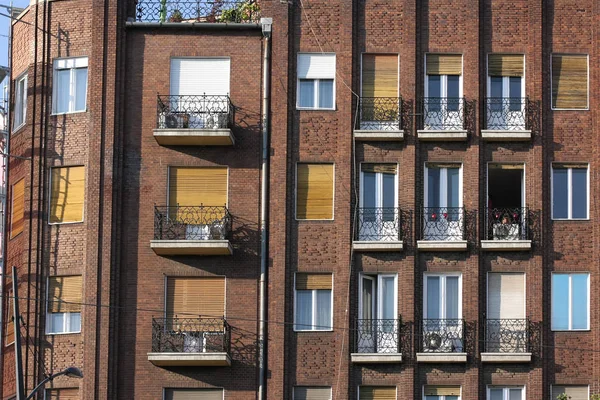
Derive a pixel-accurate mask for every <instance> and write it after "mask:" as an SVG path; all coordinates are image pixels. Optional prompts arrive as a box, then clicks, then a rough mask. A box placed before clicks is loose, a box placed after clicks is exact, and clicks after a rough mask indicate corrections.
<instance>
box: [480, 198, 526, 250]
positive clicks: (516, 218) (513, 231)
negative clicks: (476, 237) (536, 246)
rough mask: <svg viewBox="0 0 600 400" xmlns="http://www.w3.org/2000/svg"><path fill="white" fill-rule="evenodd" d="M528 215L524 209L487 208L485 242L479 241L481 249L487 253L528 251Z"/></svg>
mask: <svg viewBox="0 0 600 400" xmlns="http://www.w3.org/2000/svg"><path fill="white" fill-rule="evenodd" d="M528 215H529V212H528V210H527V208H526V207H523V208H488V209H487V212H486V214H485V240H482V241H481V249H482V250H487V251H527V250H530V249H531V237H530V234H529V224H528V222H529V221H528Z"/></svg>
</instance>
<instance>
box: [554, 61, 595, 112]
mask: <svg viewBox="0 0 600 400" xmlns="http://www.w3.org/2000/svg"><path fill="white" fill-rule="evenodd" d="M583 55H585V56H586V59H587V107H585V108H554V107H553V106H552V99H553V97H552V96H553V95H552V84H553V82H552V76H553V74H552V57H554V56H583ZM549 92H550V109H551V110H552V111H589V109H590V55H589V54H583V53H550V90H549Z"/></svg>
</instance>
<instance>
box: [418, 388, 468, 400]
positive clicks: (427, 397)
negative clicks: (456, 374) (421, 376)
mask: <svg viewBox="0 0 600 400" xmlns="http://www.w3.org/2000/svg"><path fill="white" fill-rule="evenodd" d="M423 399H424V400H460V386H429V385H428V386H425V387H424V388H423Z"/></svg>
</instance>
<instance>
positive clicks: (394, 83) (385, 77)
mask: <svg viewBox="0 0 600 400" xmlns="http://www.w3.org/2000/svg"><path fill="white" fill-rule="evenodd" d="M362 96H363V97H398V56H397V55H395V54H364V55H363V64H362Z"/></svg>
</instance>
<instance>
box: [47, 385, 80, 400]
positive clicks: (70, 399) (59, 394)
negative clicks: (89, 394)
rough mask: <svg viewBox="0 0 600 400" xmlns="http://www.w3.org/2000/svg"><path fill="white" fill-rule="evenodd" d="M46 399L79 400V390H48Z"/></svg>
mask: <svg viewBox="0 0 600 400" xmlns="http://www.w3.org/2000/svg"><path fill="white" fill-rule="evenodd" d="M45 398H46V399H47V400H79V389H77V388H68V389H47V390H46V397H45Z"/></svg>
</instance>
